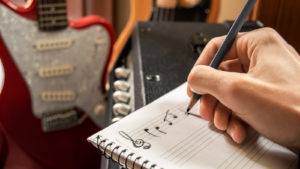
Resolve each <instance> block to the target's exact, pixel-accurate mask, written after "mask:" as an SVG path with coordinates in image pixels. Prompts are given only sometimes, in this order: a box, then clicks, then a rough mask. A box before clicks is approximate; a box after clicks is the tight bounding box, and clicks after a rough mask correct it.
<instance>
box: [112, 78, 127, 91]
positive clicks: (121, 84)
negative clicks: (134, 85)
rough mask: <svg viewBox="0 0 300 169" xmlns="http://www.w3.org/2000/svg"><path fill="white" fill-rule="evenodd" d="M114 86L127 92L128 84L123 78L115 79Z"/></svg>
mask: <svg viewBox="0 0 300 169" xmlns="http://www.w3.org/2000/svg"><path fill="white" fill-rule="evenodd" d="M114 87H115V89H116V90H121V91H124V92H127V91H128V90H129V88H130V84H129V83H128V82H126V81H124V80H117V81H115V82H114Z"/></svg>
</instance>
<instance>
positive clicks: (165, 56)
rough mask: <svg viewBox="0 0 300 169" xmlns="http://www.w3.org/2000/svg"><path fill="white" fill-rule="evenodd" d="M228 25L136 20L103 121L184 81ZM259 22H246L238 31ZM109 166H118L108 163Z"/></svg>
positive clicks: (114, 75) (112, 82)
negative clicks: (208, 46)
mask: <svg viewBox="0 0 300 169" xmlns="http://www.w3.org/2000/svg"><path fill="white" fill-rule="evenodd" d="M231 25H232V22H225V23H224V24H207V23H196V22H138V23H137V25H136V27H135V29H134V31H133V33H132V36H131V38H130V39H129V41H128V42H127V44H126V47H125V48H124V50H123V51H122V53H121V56H120V58H119V59H118V61H117V62H116V65H115V67H114V70H113V71H112V72H111V74H110V90H109V93H108V102H107V110H106V114H107V125H109V124H111V123H114V122H116V121H118V120H120V119H121V118H123V117H124V116H126V115H127V114H129V113H131V112H133V111H134V110H136V109H139V108H141V107H142V106H144V105H146V104H148V103H150V102H152V101H154V100H155V99H157V98H158V97H160V96H161V95H163V94H165V93H167V92H169V91H170V90H172V89H174V88H176V87H177V86H179V85H180V84H182V83H184V82H185V81H186V80H187V76H188V74H189V72H190V70H191V68H192V66H193V65H194V63H195V61H196V60H197V58H198V56H199V54H200V53H201V51H202V49H203V48H204V47H205V44H206V43H207V42H208V41H209V40H210V39H211V38H213V37H216V36H221V35H225V34H226V33H227V32H228V30H229V28H230V27H231ZM262 26H263V25H262V24H261V23H260V22H247V23H246V24H245V25H244V27H243V28H242V31H249V30H252V29H256V28H259V27H262ZM149 113H151V112H149ZM109 168H110V169H112V168H118V166H115V165H114V164H113V163H109Z"/></svg>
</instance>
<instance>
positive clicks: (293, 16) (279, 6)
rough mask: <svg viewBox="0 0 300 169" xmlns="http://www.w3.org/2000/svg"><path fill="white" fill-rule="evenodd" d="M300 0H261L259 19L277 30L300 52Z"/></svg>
mask: <svg viewBox="0 0 300 169" xmlns="http://www.w3.org/2000/svg"><path fill="white" fill-rule="evenodd" d="M299 18H300V0H260V4H259V6H258V13H257V19H258V20H260V21H262V22H263V23H264V24H265V26H269V27H272V28H274V29H276V30H277V31H278V32H279V33H280V34H281V35H282V36H283V38H284V39H286V40H287V41H288V43H290V44H291V45H292V46H293V47H294V48H295V49H296V50H297V51H298V52H300V34H299V30H300V19H299Z"/></svg>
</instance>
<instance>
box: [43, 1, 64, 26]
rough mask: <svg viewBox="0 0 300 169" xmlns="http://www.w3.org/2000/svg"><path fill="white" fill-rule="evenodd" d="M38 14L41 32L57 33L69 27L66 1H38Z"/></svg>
mask: <svg viewBox="0 0 300 169" xmlns="http://www.w3.org/2000/svg"><path fill="white" fill-rule="evenodd" d="M37 14H38V26H39V30H41V31H56V30H61V29H64V28H66V27H67V26H68V19H67V5H66V0H37Z"/></svg>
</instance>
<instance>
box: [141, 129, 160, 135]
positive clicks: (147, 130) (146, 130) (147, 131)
mask: <svg viewBox="0 0 300 169" xmlns="http://www.w3.org/2000/svg"><path fill="white" fill-rule="evenodd" d="M144 131H145V132H146V133H148V134H150V135H151V136H154V137H158V136H157V135H155V134H152V133H150V132H149V129H148V128H145V129H144Z"/></svg>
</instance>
